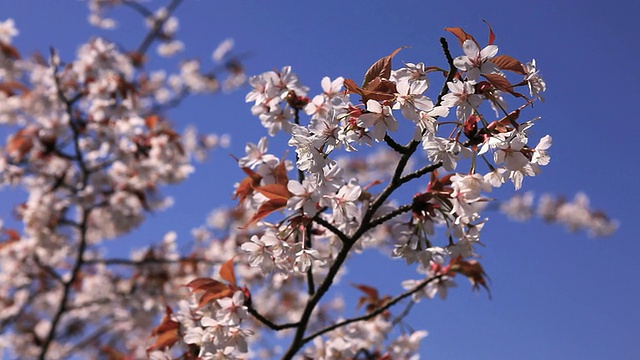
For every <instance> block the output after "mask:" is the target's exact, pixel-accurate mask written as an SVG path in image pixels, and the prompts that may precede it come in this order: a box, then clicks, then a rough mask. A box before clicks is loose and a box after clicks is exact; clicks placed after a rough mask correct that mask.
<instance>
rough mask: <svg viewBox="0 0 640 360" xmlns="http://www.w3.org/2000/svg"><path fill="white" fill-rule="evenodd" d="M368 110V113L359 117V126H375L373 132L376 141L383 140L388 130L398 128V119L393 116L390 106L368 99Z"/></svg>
mask: <svg viewBox="0 0 640 360" xmlns="http://www.w3.org/2000/svg"><path fill="white" fill-rule="evenodd" d="M367 111H368V112H367V113H365V114H362V115H360V116H359V117H358V126H360V127H363V128H368V127H371V126H373V130H372V131H371V133H372V135H373V138H374V139H376V141H382V139H384V135H385V134H386V133H387V130H388V131H396V130H398V121H397V120H396V118H394V117H393V114H392V113H391V108H390V107H389V106H386V105H385V106H383V105H380V103H379V102H377V101H375V100H373V99H369V100H368V101H367Z"/></svg>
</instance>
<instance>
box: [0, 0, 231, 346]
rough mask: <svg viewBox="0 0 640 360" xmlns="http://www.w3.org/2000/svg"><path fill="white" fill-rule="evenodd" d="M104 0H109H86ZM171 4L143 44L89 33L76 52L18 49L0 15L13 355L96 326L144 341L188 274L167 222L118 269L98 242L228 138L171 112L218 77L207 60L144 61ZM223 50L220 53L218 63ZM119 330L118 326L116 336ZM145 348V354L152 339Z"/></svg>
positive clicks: (215, 85) (138, 217)
mask: <svg viewBox="0 0 640 360" xmlns="http://www.w3.org/2000/svg"><path fill="white" fill-rule="evenodd" d="M118 3H120V2H118ZM98 4H99V5H100V6H102V5H105V4H106V2H96V1H92V2H90V3H89V6H90V7H92V8H94V7H95V6H97V5H98ZM111 5H114V6H115V5H117V3H116V2H112V4H111ZM138 8H139V7H138ZM170 13H171V11H170V9H166V8H165V9H164V10H163V9H160V10H159V11H158V14H159V15H157V16H156V15H152V14H153V12H148V14H147V12H145V14H147V15H149V16H146V20H147V21H148V22H149V21H150V22H151V23H152V24H153V25H152V26H151V27H150V29H149V33H148V36H146V37H145V39H148V40H150V41H148V40H145V41H143V42H142V45H144V44H148V45H144V46H140V47H139V48H138V49H136V50H135V51H127V50H126V49H123V48H121V47H119V46H118V45H117V44H116V43H114V42H111V41H109V40H107V39H105V38H92V39H90V40H89V41H87V42H86V43H84V44H81V46H79V48H78V51H77V53H76V55H75V58H72V59H71V60H69V61H65V60H63V58H64V56H63V55H62V54H58V53H57V52H56V51H55V50H51V52H50V53H49V54H47V55H34V56H32V57H28V58H27V57H23V56H22V55H21V54H20V52H19V50H18V49H16V48H15V47H14V46H13V45H12V40H13V37H15V36H17V35H18V34H19V32H18V30H17V29H16V27H15V23H14V21H13V20H12V19H7V20H5V21H0V125H1V126H2V127H3V134H8V136H7V140H6V142H5V143H3V145H2V147H1V148H0V188H6V187H13V188H19V189H20V190H21V191H23V193H24V194H25V199H24V201H23V202H21V203H20V204H18V205H17V206H16V207H15V209H14V213H15V215H16V218H17V221H18V224H19V225H15V224H14V223H9V222H3V223H0V231H1V235H0V264H1V265H0V267H1V269H0V304H2V305H1V307H0V333H1V334H2V335H0V344H2V345H1V346H0V347H1V348H6V349H10V351H11V353H10V355H12V356H15V357H18V358H36V357H41V358H45V357H46V358H47V359H55V358H67V357H69V356H71V355H72V354H75V353H78V352H83V351H85V349H84V346H82V341H81V340H80V341H79V342H77V343H76V344H74V341H69V339H75V338H76V337H77V336H79V335H87V334H88V335H91V332H92V331H94V332H95V334H98V335H99V336H98V335H96V339H98V338H99V339H100V341H98V340H96V342H97V343H102V345H104V346H106V345H107V344H109V343H112V344H113V346H116V345H117V346H118V347H121V348H122V349H129V350H131V349H140V348H141V344H144V343H145V341H146V339H147V338H148V336H149V334H148V329H149V328H150V327H152V326H153V323H154V322H155V321H156V318H157V311H158V310H159V309H163V302H162V297H163V296H164V295H165V294H167V293H169V294H171V293H174V292H175V289H176V288H179V286H181V285H182V284H184V282H185V281H188V280H189V279H190V278H191V277H192V276H193V275H192V274H191V273H187V274H185V273H184V271H182V274H180V271H179V270H180V267H181V265H180V263H179V261H178V260H179V258H180V256H179V255H178V253H177V251H176V247H175V243H174V241H175V236H172V235H168V236H167V237H166V239H165V240H164V241H163V242H161V243H159V244H157V245H156V246H154V247H153V248H149V249H147V250H145V251H144V252H143V253H141V254H137V255H136V254H134V255H133V257H132V259H130V260H127V261H126V262H125V264H128V265H127V266H125V267H128V268H129V269H128V270H123V271H120V270H116V269H114V268H113V267H112V266H110V265H111V264H113V263H110V262H109V261H107V260H106V259H105V258H104V255H105V253H104V249H103V248H102V247H101V244H102V243H103V242H104V241H105V240H108V239H115V238H118V237H120V236H122V235H124V234H126V233H128V232H130V231H131V230H133V229H135V228H136V227H138V226H139V225H140V224H141V223H142V222H143V221H144V219H145V215H146V214H147V213H148V212H152V211H156V210H161V209H163V208H165V207H167V206H170V205H171V203H172V199H171V198H169V197H166V196H164V195H163V193H162V188H163V187H164V186H166V185H171V184H176V183H180V182H182V181H183V180H185V179H186V178H187V177H188V176H189V175H190V174H191V173H192V172H193V171H194V167H193V165H192V159H194V158H195V159H200V158H204V156H205V155H206V154H207V153H208V152H209V151H210V150H211V149H213V148H215V147H218V146H225V145H226V143H228V139H226V138H225V137H224V136H223V137H221V136H218V135H214V134H211V135H205V134H198V133H197V131H196V130H195V129H194V128H186V129H184V131H183V133H182V134H181V133H180V130H178V129H175V128H174V125H173V124H172V121H171V120H170V119H168V118H167V117H166V116H165V115H164V113H165V111H166V110H167V109H168V108H170V107H172V106H176V105H177V104H179V103H180V102H181V101H182V100H183V99H184V98H185V97H187V96H189V95H190V94H194V93H216V92H218V91H219V90H220V89H221V85H220V83H219V82H218V80H216V76H217V74H215V73H213V72H210V73H208V72H206V71H204V70H203V69H201V68H200V63H199V62H198V61H193V60H190V61H185V62H181V63H180V64H179V67H178V71H177V72H176V73H172V74H167V72H165V71H164V70H155V71H154V70H152V69H148V68H147V67H146V54H145V52H146V51H147V49H146V47H148V46H149V45H150V44H151V43H153V42H154V41H156V40H157V39H159V38H162V39H166V36H165V37H163V36H161V34H159V33H158V32H157V31H156V27H158V28H161V29H164V30H162V31H164V35H167V34H168V33H171V34H172V36H173V35H175V30H177V28H176V26H177V20H170V19H172V17H171V16H170ZM103 20H104V19H103ZM106 23H108V21H107V22H106ZM102 25H105V22H103V23H102ZM163 41H165V40H163ZM161 44H162V42H161ZM228 50H229V48H228V46H227V50H226V51H225V53H224V54H222V53H219V54H218V55H217V59H218V60H219V61H220V62H221V63H222V64H224V63H225V62H226V61H228V58H229V55H228ZM218 52H220V51H218ZM212 67H213V64H212ZM236 70H239V68H237V69H236ZM231 77H233V79H234V81H240V79H241V78H242V77H243V75H241V74H240V71H238V72H237V73H235V74H232V75H231ZM116 263H117V262H116ZM120 263H121V264H122V262H120ZM165 263H166V264H165ZM163 264H164V265H163ZM167 264H168V265H167ZM165 265H166V266H165ZM169 265H170V266H171V267H172V269H173V273H170V274H171V276H170V278H167V276H168V273H167V269H166V267H168V266H169ZM182 265H184V264H182ZM196 270H197V271H196ZM196 270H194V271H193V272H194V273H197V274H202V275H204V273H203V272H202V269H196ZM174 281H175V282H174ZM114 336H115V337H119V338H120V339H119V340H118V341H116V342H114V341H111V340H108V338H109V337H114ZM99 347H100V346H97V347H95V348H94V351H95V349H97V348H99ZM136 351H137V354H138V355H136V357H139V356H144V355H141V354H144V353H145V352H144V348H142V352H139V351H138V350H136ZM87 356H89V357H91V356H90V355H87Z"/></svg>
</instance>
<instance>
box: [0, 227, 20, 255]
mask: <svg viewBox="0 0 640 360" xmlns="http://www.w3.org/2000/svg"><path fill="white" fill-rule="evenodd" d="M2 232H3V233H4V234H5V235H6V236H7V238H6V240H0V250H2V249H3V248H5V247H7V246H9V245H11V244H13V243H15V242H17V241H18V240H20V234H19V233H18V232H17V231H16V230H14V229H3V230H2Z"/></svg>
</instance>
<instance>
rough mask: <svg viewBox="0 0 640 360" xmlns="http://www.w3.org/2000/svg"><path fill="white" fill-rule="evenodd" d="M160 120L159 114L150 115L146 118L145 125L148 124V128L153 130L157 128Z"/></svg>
mask: <svg viewBox="0 0 640 360" xmlns="http://www.w3.org/2000/svg"><path fill="white" fill-rule="evenodd" d="M159 120H160V118H159V117H158V115H149V116H147V117H145V118H144V123H145V125H147V128H148V129H149V130H153V129H155V127H156V125H157V124H158V121H159Z"/></svg>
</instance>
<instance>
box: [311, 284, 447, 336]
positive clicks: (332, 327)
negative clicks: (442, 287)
mask: <svg viewBox="0 0 640 360" xmlns="http://www.w3.org/2000/svg"><path fill="white" fill-rule="evenodd" d="M443 276H444V275H436V276H434V277H432V278H428V279H425V280H423V281H422V282H421V283H420V284H419V285H418V286H416V287H415V288H413V289H411V290H408V291H405V292H404V293H402V294H400V295H397V296H396V297H394V298H393V299H391V300H389V301H388V302H386V303H385V304H384V305H383V306H381V307H379V308H377V309H375V310H374V311H372V312H370V313H368V314H366V315H362V316H358V317H355V318H351V319H347V320H343V321H341V322H338V323H335V324H333V325H330V326H327V327H326V328H324V329H322V330H318V331H316V332H315V333H313V334H311V335H309V336H307V337H305V338H304V339H302V342H303V344H305V343H307V342H309V341H311V340H313V339H314V338H316V337H318V336H320V335H322V334H325V333H328V332H330V331H332V330H335V329H337V328H340V327H343V326H345V325H348V324H351V323H354V322H358V321H366V320H370V319H373V318H374V317H376V316H378V315H380V314H382V313H383V312H385V311H387V310H388V309H389V308H391V307H392V306H394V305H395V304H397V303H398V302H400V301H402V300H404V299H406V298H407V297H409V296H411V295H413V294H415V293H417V292H418V291H420V290H422V289H423V288H424V287H425V286H427V285H428V284H429V283H431V282H433V281H435V280H439V279H440V278H442V277H443Z"/></svg>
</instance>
